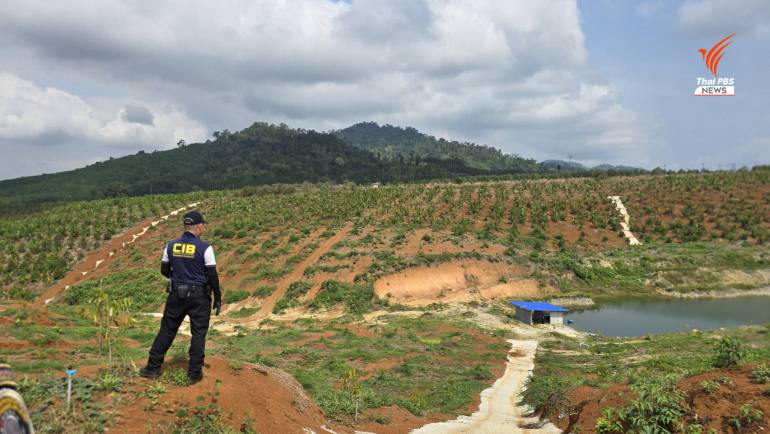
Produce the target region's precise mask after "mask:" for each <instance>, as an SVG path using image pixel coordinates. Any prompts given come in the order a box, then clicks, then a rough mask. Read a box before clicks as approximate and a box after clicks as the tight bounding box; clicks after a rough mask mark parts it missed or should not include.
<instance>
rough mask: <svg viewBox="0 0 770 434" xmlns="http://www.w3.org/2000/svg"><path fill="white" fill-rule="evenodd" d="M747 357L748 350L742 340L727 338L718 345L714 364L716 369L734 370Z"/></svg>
mask: <svg viewBox="0 0 770 434" xmlns="http://www.w3.org/2000/svg"><path fill="white" fill-rule="evenodd" d="M744 357H746V350H744V348H743V343H742V342H741V340H740V339H738V338H736V337H731V336H725V337H723V338H722V339H720V340H719V341H718V342H717V344H716V349H715V354H714V362H713V365H714V367H715V368H734V367H736V366H738V364H739V363H740V362H741V361H742V360H743V359H744Z"/></svg>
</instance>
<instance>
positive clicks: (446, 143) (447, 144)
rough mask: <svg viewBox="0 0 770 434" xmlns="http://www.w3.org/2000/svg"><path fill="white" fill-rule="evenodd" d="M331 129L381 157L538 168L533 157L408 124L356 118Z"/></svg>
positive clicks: (508, 169)
mask: <svg viewBox="0 0 770 434" xmlns="http://www.w3.org/2000/svg"><path fill="white" fill-rule="evenodd" d="M333 133H334V134H336V135H337V136H338V137H340V138H341V139H343V140H345V141H346V142H348V143H349V144H351V145H353V146H356V147H359V148H361V149H365V150H367V151H371V152H374V153H375V154H376V155H377V156H378V157H380V158H382V159H385V160H398V159H402V160H403V159H411V160H414V159H417V158H429V157H432V158H436V159H452V158H456V159H458V160H461V161H463V162H465V163H466V164H467V165H468V166H469V167H472V168H476V169H479V170H484V171H488V172H493V173H512V172H514V173H522V172H525V173H526V172H537V171H538V165H537V162H536V161H535V160H531V159H525V158H521V157H519V156H518V155H512V154H506V153H503V152H502V151H500V150H499V149H497V148H494V147H491V146H485V145H477V144H475V143H470V142H457V141H454V140H446V139H443V138H439V139H436V138H435V137H433V136H430V135H427V134H424V133H421V132H419V131H418V130H417V129H415V128H412V127H406V128H402V127H398V126H393V125H388V124H385V125H379V124H377V123H376V122H360V123H357V124H355V125H352V126H350V127H348V128H345V129H342V130H337V131H333Z"/></svg>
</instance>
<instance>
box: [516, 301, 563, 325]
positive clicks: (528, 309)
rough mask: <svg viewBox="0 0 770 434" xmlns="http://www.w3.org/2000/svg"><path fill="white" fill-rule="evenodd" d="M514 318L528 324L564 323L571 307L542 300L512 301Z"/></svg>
mask: <svg viewBox="0 0 770 434" xmlns="http://www.w3.org/2000/svg"><path fill="white" fill-rule="evenodd" d="M511 304H512V305H514V306H515V307H516V314H515V315H514V318H516V319H517V320H519V321H521V322H525V323H527V324H564V317H565V316H566V315H567V312H569V309H567V308H565V307H561V306H556V305H555V304H551V303H544V302H540V301H512V302H511Z"/></svg>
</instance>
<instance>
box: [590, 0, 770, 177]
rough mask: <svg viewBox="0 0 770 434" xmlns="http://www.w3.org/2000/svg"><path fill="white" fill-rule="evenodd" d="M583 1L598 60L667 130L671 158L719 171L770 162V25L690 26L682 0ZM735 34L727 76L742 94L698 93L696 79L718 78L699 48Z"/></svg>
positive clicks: (631, 102)
mask: <svg viewBox="0 0 770 434" xmlns="http://www.w3.org/2000/svg"><path fill="white" fill-rule="evenodd" d="M644 5H649V6H648V7H645V6H644ZM579 7H580V12H581V20H582V24H583V30H584V32H585V34H586V46H587V48H588V52H589V57H590V62H591V63H592V64H593V65H595V67H596V68H597V69H598V70H599V71H601V73H602V74H604V75H606V77H607V78H608V79H609V80H610V81H611V82H612V83H613V85H614V86H616V87H617V88H618V89H619V91H620V93H621V94H622V98H623V103H624V105H625V106H626V107H628V108H629V109H630V110H633V111H635V112H638V113H642V114H644V115H645V116H646V117H649V119H650V122H653V125H652V128H659V129H660V131H659V135H658V137H659V139H660V140H661V141H662V142H663V143H664V144H665V146H664V148H663V149H662V151H663V154H662V157H663V158H662V159H661V160H662V163H663V164H665V163H666V162H667V163H668V165H667V167H669V168H672V167H673V168H678V167H695V168H700V167H701V165H705V166H706V167H708V168H714V169H716V168H729V167H731V165H732V164H736V165H737V166H738V167H740V166H742V165H749V166H750V165H752V164H757V163H758V162H767V161H768V160H769V158H768V157H769V155H770V140H768V138H770V132H768V131H767V128H766V125H768V122H769V121H770V86H768V80H767V75H768V73H770V56H769V55H768V54H770V50H769V49H768V43H770V39H769V38H768V33H767V28H765V29H761V28H758V27H755V26H752V25H751V23H743V25H736V26H731V25H730V23H729V22H728V23H724V22H723V20H724V18H723V17H720V16H718V15H715V16H713V22H711V23H709V22H708V21H707V22H705V23H702V24H700V25H698V26H689V27H688V26H686V25H684V24H683V23H682V20H681V16H680V14H679V11H680V9H681V7H682V3H681V2H672V1H658V2H653V1H647V2H645V1H639V2H604V1H581V2H579ZM731 7H735V8H740V7H741V5H740V2H736V3H735V4H733V5H731ZM645 12H646V13H645ZM765 23H766V24H765V25H767V23H768V22H767V21H766V22H765ZM736 24H737V23H736ZM746 24H749V25H746ZM733 27H737V28H733ZM730 33H736V35H735V37H733V41H734V42H733V44H732V45H731V46H730V47H728V48H727V49H726V52H727V54H726V55H725V57H724V58H723V59H722V62H721V63H720V66H719V75H720V76H725V77H734V78H735V80H736V96H735V97H732V98H698V97H694V96H692V92H693V90H694V89H695V87H696V78H698V77H704V78H709V77H711V75H710V73H709V72H708V71H707V70H706V68H705V66H704V63H703V62H702V60H701V57H700V54H699V53H698V51H697V50H698V49H699V48H701V47H703V48H706V49H707V50H708V49H709V48H711V46H712V45H713V44H715V43H716V42H717V41H719V40H720V39H722V38H723V37H725V36H727V35H729V34H730ZM757 141H759V142H761V143H759V144H757V143H756V142H757Z"/></svg>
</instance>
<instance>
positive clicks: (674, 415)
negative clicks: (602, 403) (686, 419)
mask: <svg viewBox="0 0 770 434" xmlns="http://www.w3.org/2000/svg"><path fill="white" fill-rule="evenodd" d="M633 389H634V391H635V392H637V397H636V398H635V399H633V400H631V402H629V403H628V404H627V405H626V406H625V407H622V408H612V407H607V408H605V409H604V410H602V416H601V417H599V418H598V419H597V420H596V431H597V432H598V433H601V434H614V433H618V434H620V433H673V432H675V431H676V429H677V426H679V424H680V422H681V418H682V416H684V414H685V412H686V410H687V407H686V405H685V404H684V395H683V394H682V393H681V392H680V391H678V390H676V388H675V387H674V385H673V384H661V383H655V382H653V383H642V384H640V385H636V386H635V387H633Z"/></svg>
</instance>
